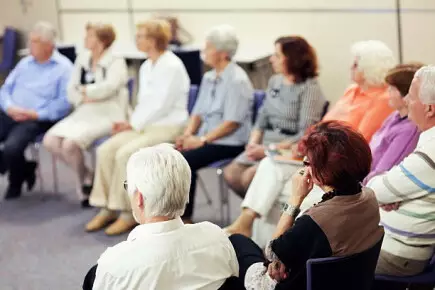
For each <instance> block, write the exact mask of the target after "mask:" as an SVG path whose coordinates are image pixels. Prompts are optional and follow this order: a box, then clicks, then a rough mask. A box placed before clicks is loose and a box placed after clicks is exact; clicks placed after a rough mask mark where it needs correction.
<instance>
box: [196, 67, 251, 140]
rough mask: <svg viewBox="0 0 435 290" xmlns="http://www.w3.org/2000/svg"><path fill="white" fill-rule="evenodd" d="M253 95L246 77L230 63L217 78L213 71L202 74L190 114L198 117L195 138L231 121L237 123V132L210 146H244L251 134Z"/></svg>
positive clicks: (238, 68) (241, 70)
mask: <svg viewBox="0 0 435 290" xmlns="http://www.w3.org/2000/svg"><path fill="white" fill-rule="evenodd" d="M253 94H254V90H253V88H252V84H251V81H250V80H249V77H248V75H247V74H246V72H245V71H244V70H243V69H242V68H241V67H240V66H238V65H237V64H236V63H234V62H230V63H229V64H228V65H227V67H226V68H225V69H224V71H223V72H222V73H221V74H220V75H219V76H218V75H217V74H216V70H211V71H208V72H206V73H205V74H204V77H203V79H202V82H201V86H200V89H199V94H198V99H197V101H196V103H195V106H194V108H193V112H192V114H193V115H198V116H200V117H201V127H200V128H199V130H198V136H204V135H206V134H207V133H209V132H210V131H213V130H215V129H216V128H217V127H219V126H220V125H221V124H222V122H224V121H231V122H236V123H239V124H240V126H239V128H237V130H235V131H234V132H233V133H231V134H230V135H228V136H225V137H223V138H221V139H219V140H215V141H213V144H219V145H229V146H240V145H244V144H246V143H247V141H248V138H249V133H250V131H251V120H252V108H253V106H252V99H253Z"/></svg>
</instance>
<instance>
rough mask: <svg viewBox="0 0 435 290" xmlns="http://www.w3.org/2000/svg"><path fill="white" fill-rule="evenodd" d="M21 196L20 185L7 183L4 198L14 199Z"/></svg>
mask: <svg viewBox="0 0 435 290" xmlns="http://www.w3.org/2000/svg"><path fill="white" fill-rule="evenodd" d="M20 196H21V186H12V185H9V186H8V189H7V190H6V195H5V199H15V198H19V197H20Z"/></svg>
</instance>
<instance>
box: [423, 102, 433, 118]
mask: <svg viewBox="0 0 435 290" xmlns="http://www.w3.org/2000/svg"><path fill="white" fill-rule="evenodd" d="M425 112H426V116H427V117H429V118H433V117H435V105H432V104H431V105H425Z"/></svg>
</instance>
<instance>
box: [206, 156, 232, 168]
mask: <svg viewBox="0 0 435 290" xmlns="http://www.w3.org/2000/svg"><path fill="white" fill-rule="evenodd" d="M231 161H233V159H232V158H229V159H223V160H219V161H216V162H213V163H212V164H210V165H209V166H208V167H210V168H216V169H218V168H222V167H225V166H227V165H228V164H230V163H231Z"/></svg>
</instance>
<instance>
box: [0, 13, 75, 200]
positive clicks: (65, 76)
mask: <svg viewBox="0 0 435 290" xmlns="http://www.w3.org/2000/svg"><path fill="white" fill-rule="evenodd" d="M55 34H56V33H55V30H54V28H53V27H52V26H51V25H50V24H48V23H45V22H40V23H37V24H36V25H35V27H34V28H33V30H32V32H31V34H30V40H29V41H30V55H29V56H27V57H25V58H23V59H22V60H21V61H20V62H19V63H18V64H17V66H16V67H15V68H14V70H13V71H12V72H11V73H10V74H9V76H8V77H7V79H6V81H5V83H4V85H3V86H2V88H1V90H0V106H1V110H0V142H1V143H3V150H2V151H0V173H1V174H5V173H7V172H9V186H8V189H7V191H6V195H5V198H6V199H12V198H17V197H19V196H20V195H21V187H22V184H23V183H24V182H25V183H27V189H28V190H31V189H32V187H33V185H34V184H35V169H36V166H37V164H36V163H35V162H29V161H26V159H25V157H24V150H25V149H26V147H27V145H28V144H29V143H30V142H32V141H34V140H35V138H36V137H37V136H38V135H40V134H42V133H44V132H45V131H46V130H48V129H49V128H50V127H51V126H52V125H53V124H54V123H55V122H56V121H57V120H59V119H61V118H63V117H64V116H65V115H66V114H68V112H69V110H70V105H69V103H68V101H67V97H66V88H67V84H68V81H69V78H70V74H71V72H72V63H71V61H69V60H68V59H67V58H66V57H64V56H62V55H61V54H60V53H59V52H58V51H56V50H55V45H54V39H55Z"/></svg>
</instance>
